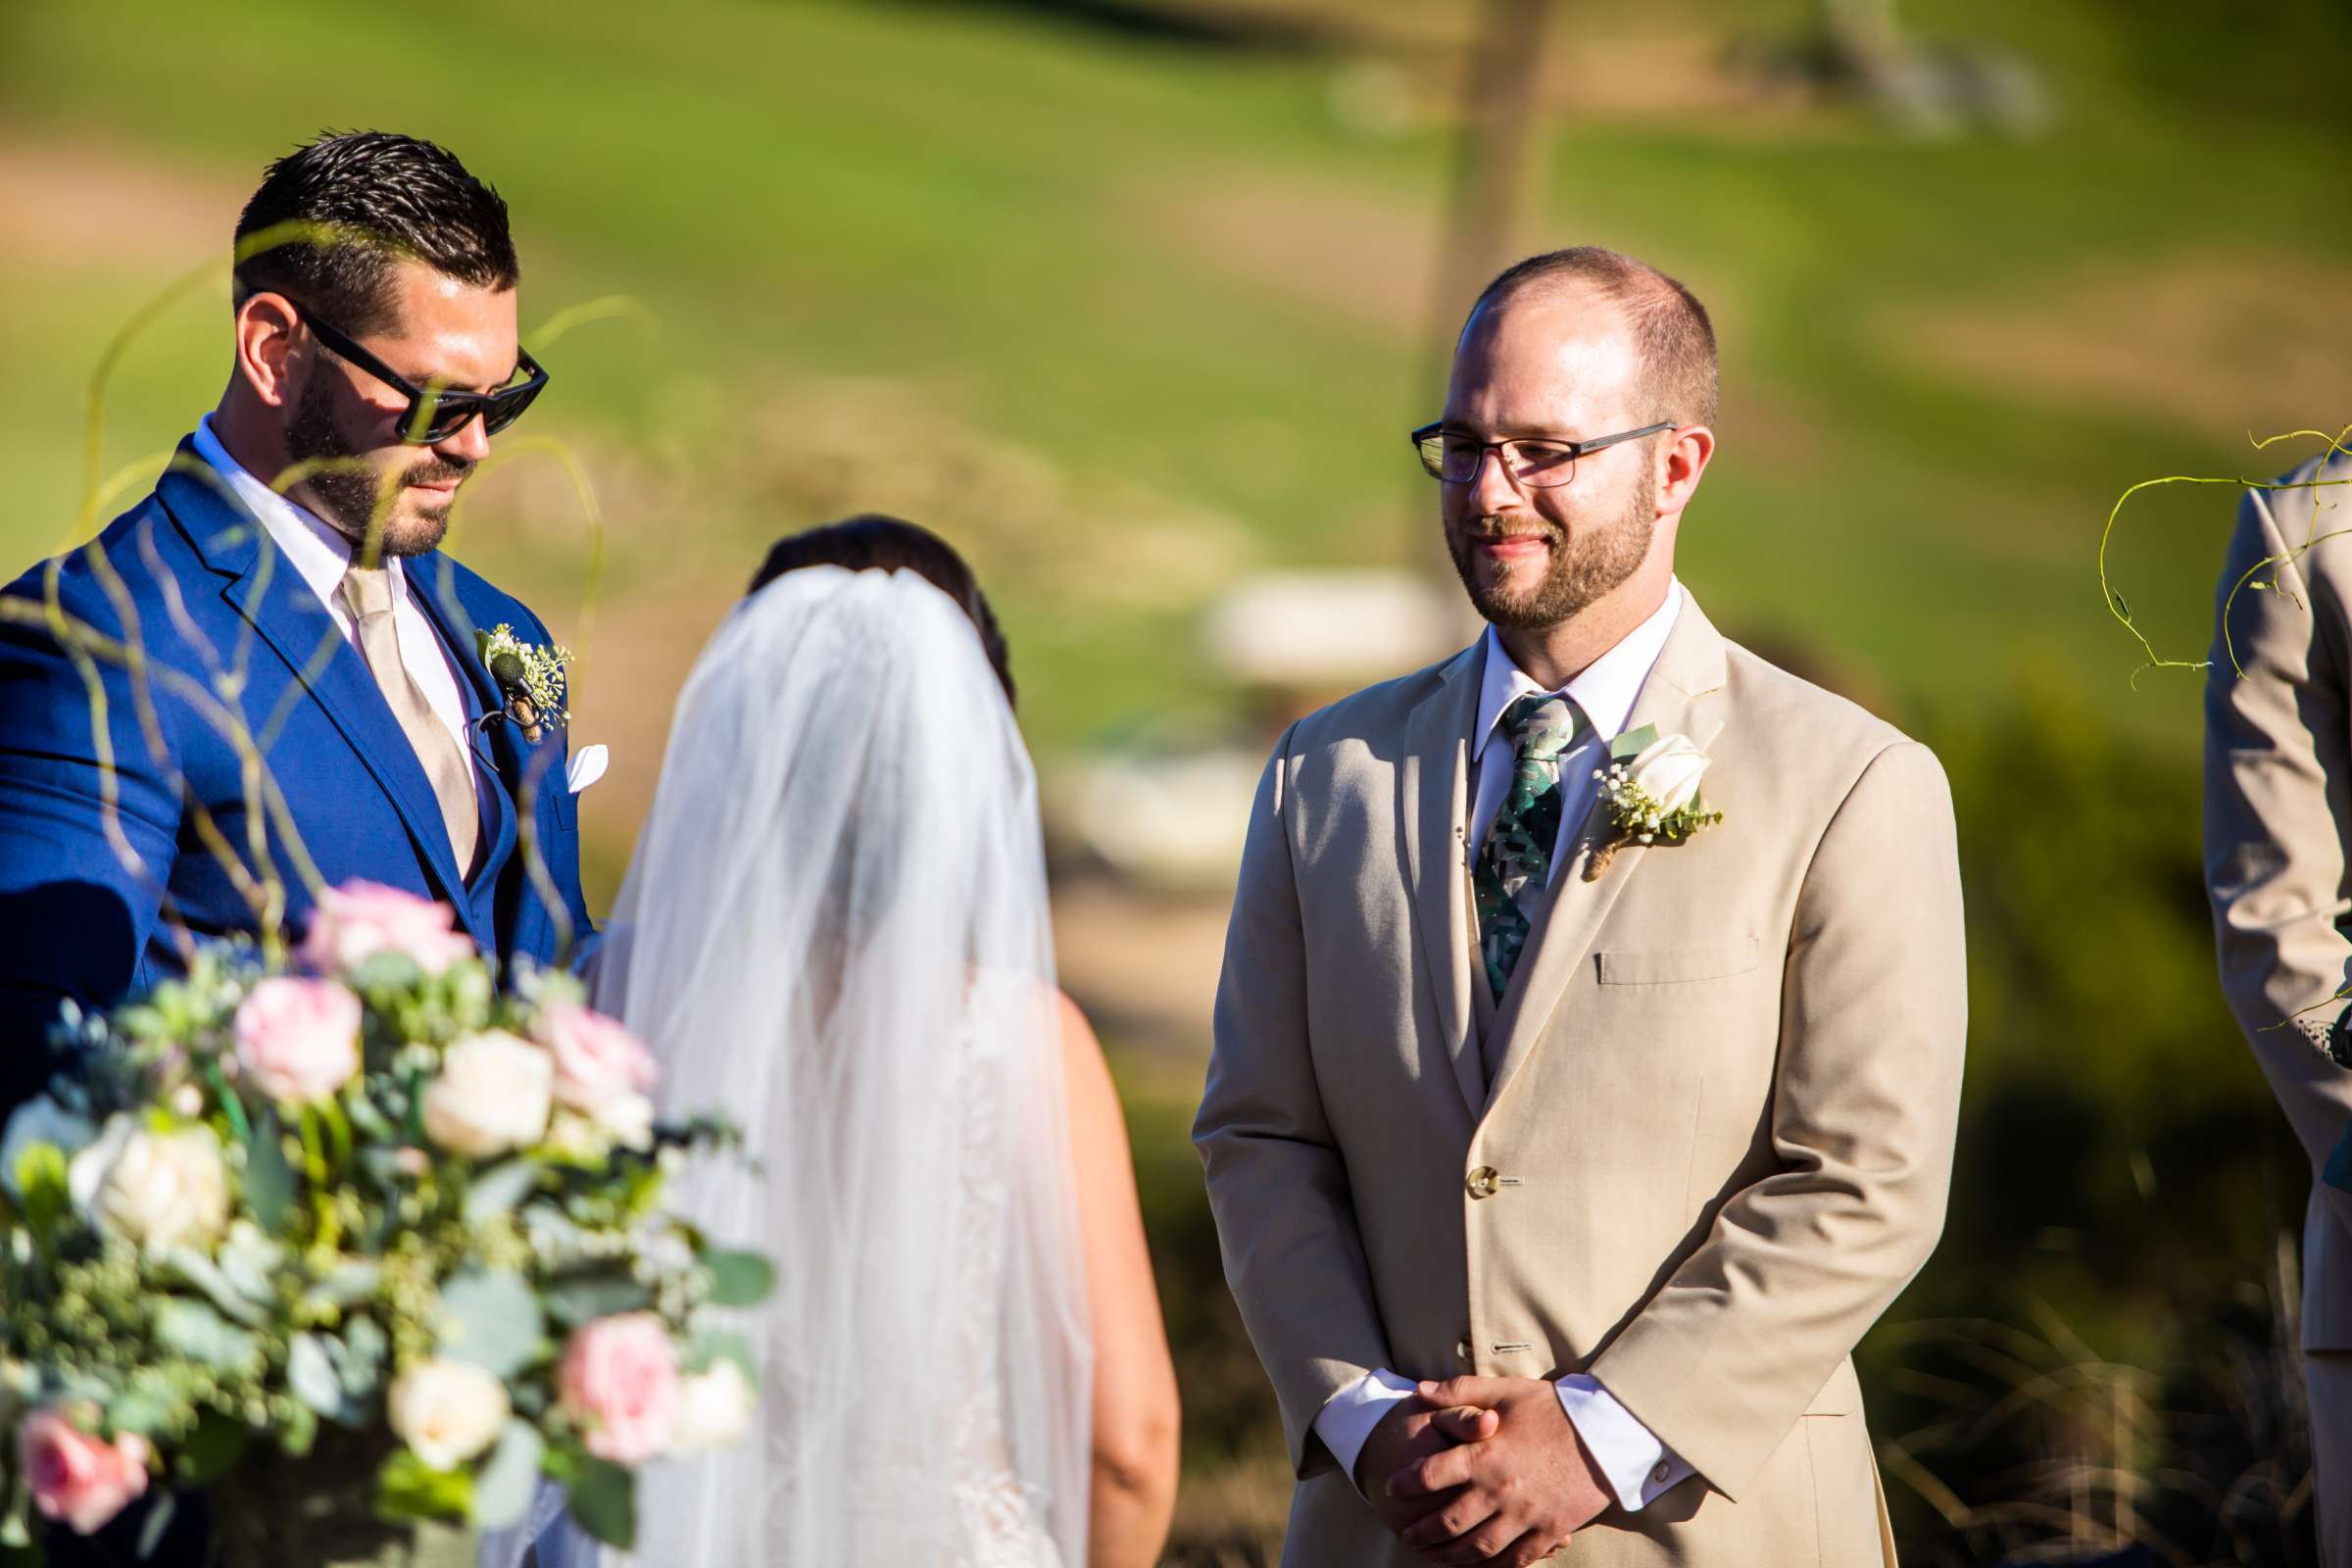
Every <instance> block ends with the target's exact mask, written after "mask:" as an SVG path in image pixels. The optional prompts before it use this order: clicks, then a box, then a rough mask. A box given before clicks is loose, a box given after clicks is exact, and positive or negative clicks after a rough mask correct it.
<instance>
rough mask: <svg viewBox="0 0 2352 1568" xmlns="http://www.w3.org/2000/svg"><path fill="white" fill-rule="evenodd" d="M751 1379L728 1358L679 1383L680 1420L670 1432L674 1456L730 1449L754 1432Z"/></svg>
mask: <svg viewBox="0 0 2352 1568" xmlns="http://www.w3.org/2000/svg"><path fill="white" fill-rule="evenodd" d="M753 1397H754V1396H753V1394H752V1380H751V1379H749V1378H747V1377H745V1376H744V1375H743V1368H742V1367H740V1366H738V1365H736V1363H735V1362H734V1361H733V1360H732V1359H730V1358H729V1357H727V1356H723V1355H722V1356H720V1357H719V1358H718V1359H717V1360H715V1361H713V1362H711V1369H710V1370H709V1371H707V1372H696V1373H692V1374H689V1375H688V1376H686V1377H684V1378H682V1379H680V1380H679V1383H678V1421H677V1425H676V1426H674V1427H672V1428H671V1429H670V1439H669V1449H670V1452H672V1453H702V1452H707V1451H709V1450H711V1449H712V1448H731V1447H733V1446H735V1445H736V1444H738V1443H741V1442H742V1441H743V1438H744V1434H745V1433H747V1432H749V1431H751V1429H752V1401H753Z"/></svg>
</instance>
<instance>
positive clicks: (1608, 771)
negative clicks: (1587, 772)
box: [1585, 724, 1723, 882]
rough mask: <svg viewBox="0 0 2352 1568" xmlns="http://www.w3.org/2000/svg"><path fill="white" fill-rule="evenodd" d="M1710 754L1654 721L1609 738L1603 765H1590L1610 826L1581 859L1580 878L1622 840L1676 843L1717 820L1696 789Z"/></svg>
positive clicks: (1589, 877)
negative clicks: (1661, 729)
mask: <svg viewBox="0 0 2352 1568" xmlns="http://www.w3.org/2000/svg"><path fill="white" fill-rule="evenodd" d="M1709 763H1710V759H1709V758H1708V756H1707V754H1706V753H1705V752H1702V751H1700V750H1699V749H1698V745H1697V743H1696V742H1694V741H1692V740H1691V737H1690V736H1688V735H1665V736H1661V735H1660V734H1659V733H1658V730H1657V726H1656V725H1654V724H1644V725H1642V727H1641V728H1640V729H1637V730H1630V731H1628V732H1627V733H1625V734H1623V735H1620V736H1618V737H1617V739H1616V740H1614V741H1612V742H1611V743H1610V745H1609V765H1608V766H1607V767H1599V768H1594V769H1593V777H1594V778H1596V779H1598V780H1600V798H1601V804H1602V806H1603V808H1604V809H1606V810H1607V811H1608V815H1609V826H1610V828H1611V830H1612V831H1611V836H1610V837H1609V838H1607V839H1605V840H1603V841H1602V842H1601V843H1600V844H1599V845H1597V846H1596V847H1595V848H1594V849H1593V855H1592V858H1590V859H1588V860H1587V861H1586V862H1585V880H1586V881H1588V882H1592V881H1595V880H1597V879H1598V878H1599V877H1600V875H1601V873H1603V872H1604V871H1606V870H1608V868H1609V862H1610V861H1611V860H1613V859H1615V858H1617V852H1618V851H1619V850H1620V849H1622V848H1624V847H1625V846H1626V845H1628V844H1656V843H1659V842H1661V841H1662V842H1664V843H1667V844H1680V843H1681V842H1683V840H1685V839H1688V838H1690V837H1691V835H1692V834H1694V833H1697V832H1698V831H1699V830H1700V829H1702V828H1709V827H1713V826H1714V825H1715V824H1716V823H1718V822H1720V821H1722V820H1723V813H1722V812H1721V811H1717V810H1712V809H1709V808H1708V806H1707V802H1706V797H1705V796H1703V795H1701V794H1700V793H1699V789H1698V783H1699V780H1700V779H1701V778H1703V777H1705V775H1706V771H1707V768H1708V765H1709Z"/></svg>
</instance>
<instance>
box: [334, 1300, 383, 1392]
mask: <svg viewBox="0 0 2352 1568" xmlns="http://www.w3.org/2000/svg"><path fill="white" fill-rule="evenodd" d="M327 1348H329V1349H331V1350H334V1351H335V1352H336V1354H335V1375H336V1376H337V1377H339V1378H340V1379H342V1382H343V1392H344V1394H345V1395H346V1396H347V1397H350V1398H352V1399H354V1400H365V1399H369V1398H372V1397H374V1395H375V1391H376V1390H377V1389H378V1388H379V1387H381V1386H382V1384H383V1381H384V1363H385V1361H386V1360H387V1359H388V1358H389V1357H390V1356H391V1354H392V1339H391V1336H389V1335H387V1334H386V1333H385V1332H384V1331H383V1330H382V1329H381V1328H379V1327H377V1326H376V1321H375V1319H373V1318H371V1317H368V1316H367V1315H366V1314H364V1313H363V1314H361V1315H358V1316H355V1317H348V1318H345V1319H344V1320H343V1337H342V1339H341V1340H339V1341H333V1342H330V1343H329V1345H328V1347H327Z"/></svg>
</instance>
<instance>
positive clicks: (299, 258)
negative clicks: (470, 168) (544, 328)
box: [235, 130, 522, 336]
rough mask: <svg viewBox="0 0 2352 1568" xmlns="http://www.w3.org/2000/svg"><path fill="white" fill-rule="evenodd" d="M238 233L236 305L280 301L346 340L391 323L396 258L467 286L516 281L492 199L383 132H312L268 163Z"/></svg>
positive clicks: (443, 155)
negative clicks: (263, 296)
mask: <svg viewBox="0 0 2352 1568" xmlns="http://www.w3.org/2000/svg"><path fill="white" fill-rule="evenodd" d="M236 238H237V260H236V264H235V279H236V288H235V295H236V300H237V303H239V304H240V305H241V304H243V303H244V301H245V299H246V298H247V297H248V296H250V295H253V294H257V293H262V292H265V291H267V292H270V293H276V294H284V295H286V296H287V297H288V298H290V299H293V300H295V301H296V302H298V303H299V304H301V305H303V306H305V307H306V308H308V309H310V310H313V311H316V312H317V313H319V317H320V318H322V319H325V320H326V321H327V322H328V323H329V324H331V325H333V326H337V327H340V328H341V329H342V330H344V331H346V332H349V333H352V334H353V335H355V336H357V335H358V334H361V333H364V332H372V331H378V330H380V329H382V328H383V327H385V326H387V325H389V324H391V320H392V309H393V307H392V292H391V285H390V279H391V273H392V267H393V264H394V263H396V262H399V261H404V260H406V261H418V262H422V263H424V264H425V265H426V266H427V267H430V268H432V269H433V270H435V271H437V272H440V273H443V274H445V275H446V276H449V277H454V278H457V279H458V280H459V281H461V282H465V283H471V284H473V285H474V286H475V287H477V288H488V289H499V290H503V289H510V288H513V287H514V286H515V282H516V281H517V280H518V279H519V278H520V277H521V275H522V269H521V266H520V264H519V263H517V262H516V260H515V239H514V236H513V235H512V234H511V233H510V232H509V231H508V228H507V204H506V202H505V200H504V199H503V198H501V197H500V195H499V194H498V192H497V191H496V190H495V189H493V188H492V187H491V186H490V185H489V184H488V183H487V182H485V181H483V180H480V179H477V178H475V177H474V175H473V174H471V173H470V172H467V171H466V166H465V165H464V164H462V163H460V162H458V158H457V155H456V154H455V153H453V152H451V151H449V149H447V148H446V147H441V146H438V145H436V144H434V143H432V142H429V141H424V140H422V139H420V138H418V137H416V136H403V135H399V134H397V133H395V132H392V131H384V130H356V131H346V132H343V133H342V134H339V135H336V134H325V135H320V136H319V137H317V138H315V139H314V140H311V141H309V142H305V143H304V144H303V145H302V146H300V147H297V148H295V149H294V150H293V151H292V152H290V153H288V154H286V156H285V157H283V158H280V159H278V160H277V161H276V162H275V163H273V164H271V165H270V168H269V169H268V171H267V172H264V174H263V175H262V184H261V188H260V189H259V190H256V191H255V192H254V193H253V199H252V200H250V201H248V202H247V203H246V204H245V211H244V213H243V214H242V215H241V216H239V218H238V219H237V235H236ZM249 253H250V254H249Z"/></svg>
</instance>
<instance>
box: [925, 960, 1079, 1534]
mask: <svg viewBox="0 0 2352 1568" xmlns="http://www.w3.org/2000/svg"><path fill="white" fill-rule="evenodd" d="M986 983H987V982H983V984H986ZM978 1057H979V1053H978V1052H977V1051H974V1050H972V1049H971V1048H970V1043H969V1042H968V1041H967V1042H965V1049H964V1050H962V1051H960V1052H958V1053H957V1060H958V1064H959V1068H960V1072H959V1076H960V1077H961V1078H962V1079H963V1084H964V1095H963V1100H962V1103H963V1105H964V1107H965V1110H966V1119H965V1121H964V1123H963V1168H964V1170H965V1171H966V1172H967V1173H968V1174H969V1185H968V1187H967V1189H966V1193H965V1201H966V1207H965V1215H966V1218H967V1223H966V1224H965V1226H964V1228H963V1233H962V1234H961V1235H960V1236H958V1237H957V1238H956V1294H957V1296H958V1297H959V1298H960V1299H962V1300H964V1301H966V1302H968V1303H970V1306H971V1310H970V1312H969V1313H968V1314H967V1315H966V1316H965V1317H964V1319H963V1321H962V1324H961V1325H960V1328H959V1334H960V1344H959V1348H958V1354H957V1359H958V1360H959V1361H960V1362H961V1364H962V1365H963V1366H965V1367H966V1368H968V1369H969V1372H970V1376H969V1377H967V1378H966V1379H965V1380H964V1381H963V1383H962V1384H961V1386H960V1387H959V1388H958V1390H957V1392H956V1397H955V1398H954V1400H953V1401H951V1403H950V1404H949V1406H948V1408H947V1410H946V1411H944V1412H943V1414H944V1415H945V1417H946V1419H947V1422H948V1431H947V1436H948V1440H949V1445H950V1446H949V1450H948V1451H949V1453H950V1455H951V1456H952V1457H951V1461H950V1462H951V1464H952V1465H953V1467H954V1478H953V1490H954V1494H955V1498H956V1511H957V1513H958V1515H959V1522H960V1524H961V1527H962V1536H963V1545H964V1551H963V1552H961V1553H959V1554H958V1556H957V1559H956V1560H957V1562H958V1563H968V1564H970V1565H971V1568H1061V1553H1060V1552H1059V1551H1058V1550H1057V1549H1055V1547H1054V1542H1053V1540H1052V1538H1051V1537H1049V1536H1048V1535H1047V1533H1046V1530H1045V1526H1044V1522H1043V1520H1042V1518H1041V1517H1040V1514H1041V1507H1040V1502H1039V1499H1038V1498H1036V1497H1034V1496H1032V1495H1030V1492H1029V1491H1028V1489H1026V1488H1024V1487H1023V1486H1022V1485H1021V1483H1020V1479H1019V1477H1018V1476H1017V1475H1016V1474H1015V1473H1014V1470H1013V1465H1012V1456H1011V1451H1010V1448H1009V1447H1008V1446H1007V1440H1006V1433H1005V1345H1004V1334H1003V1325H1002V1324H1001V1323H1000V1322H999V1320H998V1313H999V1310H1000V1306H999V1303H1000V1302H1002V1300H1003V1299H1004V1294H1005V1288H1004V1280H1003V1275H1004V1271H1005V1239H1006V1231H1007V1227H1008V1226H1009V1224H1010V1222H1011V1201H1012V1185H1011V1182H1010V1180H1009V1170H1010V1165H1011V1161H1012V1160H1013V1159H1015V1158H1017V1157H1018V1155H1019V1152H1018V1151H1016V1150H1013V1149H1010V1148H1008V1147H1006V1142H1005V1139H1006V1128H1005V1114H1004V1106H1003V1104H1002V1103H1001V1099H1002V1097H1001V1095H1000V1093H999V1090H998V1085H999V1083H1000V1081H1001V1079H1002V1074H1001V1073H999V1072H998V1071H997V1070H996V1065H995V1064H994V1063H991V1062H984V1061H981V1060H979V1059H978Z"/></svg>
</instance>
